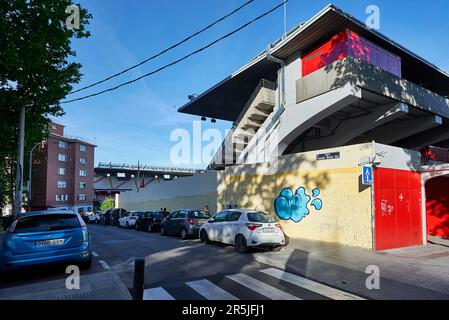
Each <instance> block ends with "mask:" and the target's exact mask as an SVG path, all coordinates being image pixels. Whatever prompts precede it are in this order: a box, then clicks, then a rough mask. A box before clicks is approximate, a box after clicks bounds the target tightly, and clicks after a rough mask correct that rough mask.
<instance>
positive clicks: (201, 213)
mask: <svg viewBox="0 0 449 320" xmlns="http://www.w3.org/2000/svg"><path fill="white" fill-rule="evenodd" d="M190 216H191V217H192V218H193V219H209V218H210V215H208V214H207V213H206V212H204V211H202V210H198V211H191V212H190Z"/></svg>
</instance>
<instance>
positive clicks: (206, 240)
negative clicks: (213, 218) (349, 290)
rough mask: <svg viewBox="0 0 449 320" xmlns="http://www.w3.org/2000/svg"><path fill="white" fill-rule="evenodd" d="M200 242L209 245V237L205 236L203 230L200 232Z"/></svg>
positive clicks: (205, 233) (205, 232)
mask: <svg viewBox="0 0 449 320" xmlns="http://www.w3.org/2000/svg"><path fill="white" fill-rule="evenodd" d="M200 240H201V242H202V243H210V240H209V236H208V235H207V231H206V230H204V229H203V230H201V233H200Z"/></svg>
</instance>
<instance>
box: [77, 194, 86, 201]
mask: <svg viewBox="0 0 449 320" xmlns="http://www.w3.org/2000/svg"><path fill="white" fill-rule="evenodd" d="M78 200H79V201H86V195H85V194H79V195H78Z"/></svg>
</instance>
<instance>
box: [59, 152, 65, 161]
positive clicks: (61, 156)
mask: <svg viewBox="0 0 449 320" xmlns="http://www.w3.org/2000/svg"><path fill="white" fill-rule="evenodd" d="M58 160H59V161H64V162H65V161H67V156H66V155H65V154H61V153H60V154H58Z"/></svg>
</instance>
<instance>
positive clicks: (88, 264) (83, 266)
mask: <svg viewBox="0 0 449 320" xmlns="http://www.w3.org/2000/svg"><path fill="white" fill-rule="evenodd" d="M79 266H80V268H81V269H83V270H87V269H90V267H92V256H91V257H90V259H89V260H87V261H85V262H81V263H80V265H79Z"/></svg>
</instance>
